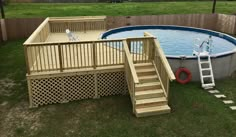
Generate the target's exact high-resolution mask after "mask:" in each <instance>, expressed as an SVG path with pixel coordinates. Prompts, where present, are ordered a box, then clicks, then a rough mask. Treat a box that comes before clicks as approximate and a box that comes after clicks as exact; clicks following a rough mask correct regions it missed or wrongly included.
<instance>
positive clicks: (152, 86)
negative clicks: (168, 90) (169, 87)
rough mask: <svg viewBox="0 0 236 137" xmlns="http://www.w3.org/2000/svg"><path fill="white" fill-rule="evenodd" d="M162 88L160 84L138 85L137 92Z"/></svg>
mask: <svg viewBox="0 0 236 137" xmlns="http://www.w3.org/2000/svg"><path fill="white" fill-rule="evenodd" d="M160 88H161V83H160V82H149V83H142V84H138V85H136V87H135V90H136V91H144V90H151V89H160Z"/></svg>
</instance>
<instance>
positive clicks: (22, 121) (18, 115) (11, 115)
mask: <svg viewBox="0 0 236 137" xmlns="http://www.w3.org/2000/svg"><path fill="white" fill-rule="evenodd" d="M40 115H41V112H40V111H32V110H30V109H29V108H28V103H27V102H22V103H19V104H17V106H15V107H14V108H12V109H10V110H8V111H7V112H5V116H4V119H3V120H2V121H1V124H0V133H1V137H13V136H33V135H35V134H36V133H37V131H38V130H39V129H40V128H41V127H42V124H40Z"/></svg>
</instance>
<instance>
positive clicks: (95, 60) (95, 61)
mask: <svg viewBox="0 0 236 137" xmlns="http://www.w3.org/2000/svg"><path fill="white" fill-rule="evenodd" d="M92 47H93V48H92V49H93V68H94V69H96V67H97V52H96V51H97V48H96V44H95V42H93V46H92Z"/></svg>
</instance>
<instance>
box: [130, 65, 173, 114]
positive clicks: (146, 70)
mask: <svg viewBox="0 0 236 137" xmlns="http://www.w3.org/2000/svg"><path fill="white" fill-rule="evenodd" d="M134 66H135V70H136V73H137V76H138V79H139V84H137V85H135V95H134V100H135V104H134V110H135V114H136V116H137V117H144V116H151V115H158V114H164V113H170V107H169V106H168V101H167V98H166V96H165V94H164V91H163V87H162V84H161V82H160V81H159V76H158V74H157V72H156V70H155V67H154V65H153V64H152V63H151V62H150V63H139V64H135V65H134Z"/></svg>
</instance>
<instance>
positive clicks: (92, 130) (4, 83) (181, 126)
mask: <svg viewBox="0 0 236 137" xmlns="http://www.w3.org/2000/svg"><path fill="white" fill-rule="evenodd" d="M23 41H24V40H19V41H12V42H7V43H5V44H4V45H3V46H0V60H1V63H0V133H1V134H0V136H1V137H5V136H15V137H65V136H68V137H79V136H81V137H85V136H86V137H88V136H94V137H95V136H98V137H100V136H102V137H152V136H153V137H157V136H162V137H206V136H207V137H235V136H236V130H235V129H236V112H233V111H231V110H230V109H229V108H228V107H226V106H225V105H224V104H223V103H222V102H221V101H220V100H219V99H216V98H215V97H213V96H212V95H210V94H209V93H206V92H205V91H204V90H202V89H201V88H200V82H196V83H190V84H187V85H180V84H178V83H175V82H174V83H172V84H171V90H170V106H171V108H172V113H170V114H165V115H159V116H153V117H146V118H136V117H135V116H134V115H133V114H132V108H131V101H130V99H129V96H128V95H126V96H111V97H104V98H101V99H96V100H93V99H89V100H82V101H74V102H71V103H67V104H54V105H47V106H43V107H39V108H35V109H29V108H28V106H29V103H28V93H27V85H26V84H27V82H26V79H25V74H26V72H25V63H24V54H23V47H22V43H23ZM235 81H236V78H234V79H231V78H229V79H225V80H220V81H217V82H216V85H217V88H218V89H220V90H221V91H222V92H223V93H225V94H226V95H227V96H228V97H229V98H230V99H233V100H234V101H235V102H236V86H235Z"/></svg>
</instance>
